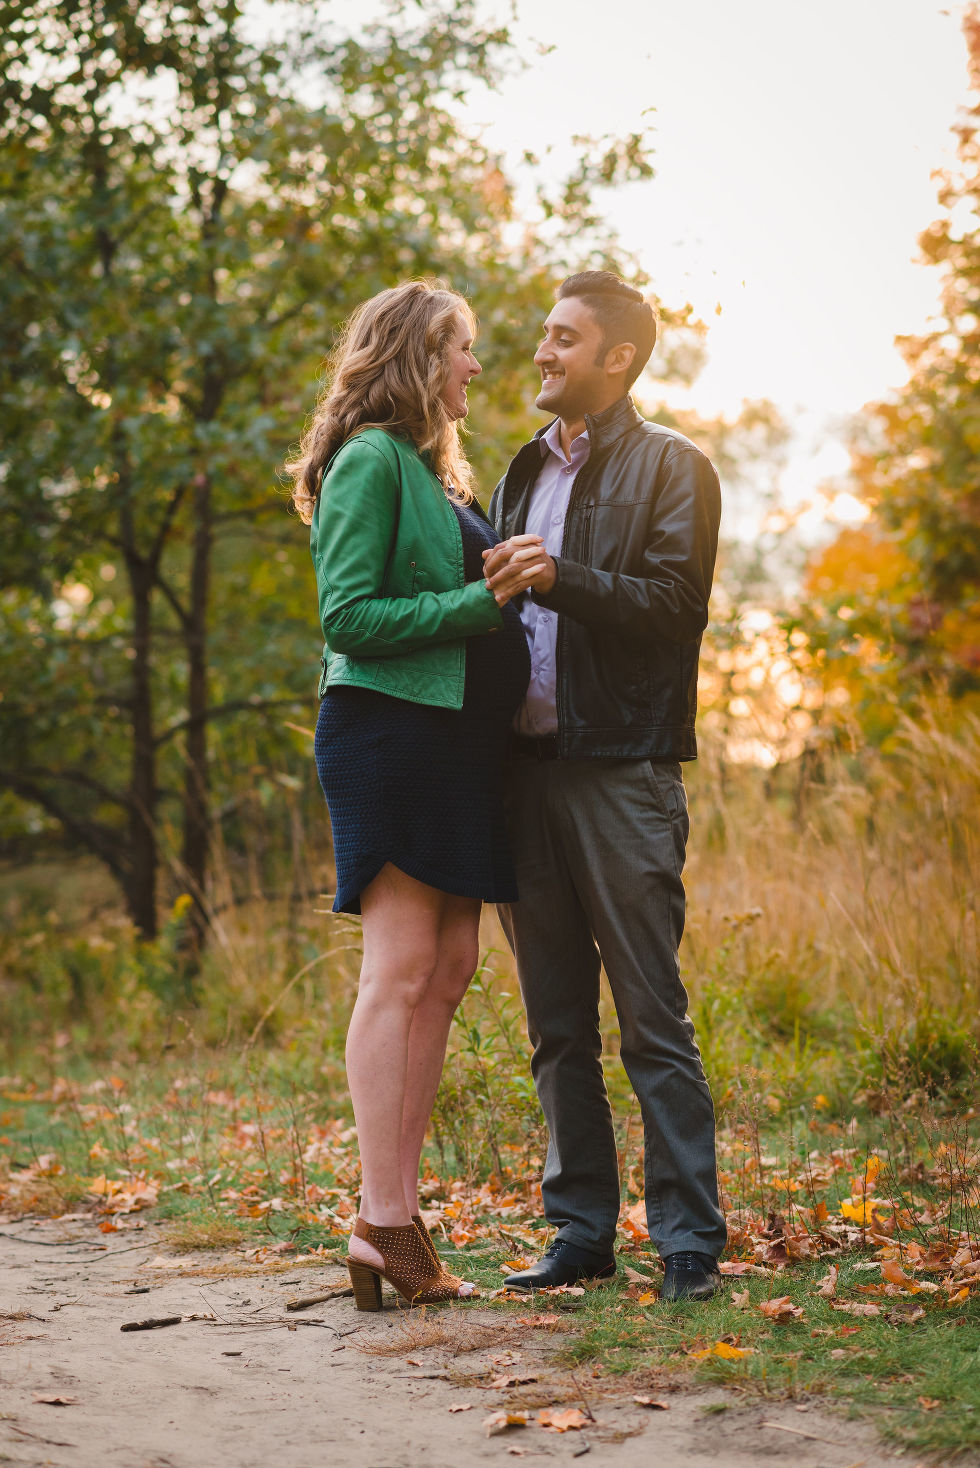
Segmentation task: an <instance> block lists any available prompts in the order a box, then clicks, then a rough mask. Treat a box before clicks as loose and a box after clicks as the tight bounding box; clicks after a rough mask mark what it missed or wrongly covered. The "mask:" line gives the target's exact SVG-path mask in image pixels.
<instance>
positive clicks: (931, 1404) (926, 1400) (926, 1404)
mask: <svg viewBox="0 0 980 1468" xmlns="http://www.w3.org/2000/svg"><path fill="white" fill-rule="evenodd" d="M916 1400H917V1401H918V1403H919V1406H920V1407H921V1408H922V1410H923V1412H934V1411H935V1410H936V1408H937V1407H941V1406H942V1402H941V1401H940V1400H939V1398H938V1397H918V1398H917V1399H916Z"/></svg>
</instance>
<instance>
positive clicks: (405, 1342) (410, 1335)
mask: <svg viewBox="0 0 980 1468" xmlns="http://www.w3.org/2000/svg"><path fill="white" fill-rule="evenodd" d="M515 1328H516V1329H519V1327H515V1325H514V1322H513V1321H502V1322H501V1323H500V1324H499V1325H498V1324H487V1322H486V1321H480V1320H472V1319H468V1318H467V1316H466V1314H465V1312H463V1311H457V1310H445V1311H440V1312H439V1313H438V1314H437V1315H430V1314H429V1313H428V1311H427V1310H426V1307H425V1306H424V1305H423V1306H422V1307H421V1308H420V1309H418V1310H414V1311H411V1312H409V1311H408V1310H406V1311H405V1312H404V1313H403V1316H402V1318H401V1319H400V1320H399V1322H398V1325H397V1326H395V1327H394V1328H393V1329H392V1331H391V1332H390V1334H388V1335H387V1336H385V1337H384V1338H383V1339H381V1340H373V1341H357V1342H355V1343H353V1348H354V1350H356V1351H363V1352H364V1354H365V1355H367V1356H409V1355H414V1354H415V1352H416V1351H432V1350H441V1351H443V1352H445V1353H446V1354H447V1355H449V1356H460V1355H464V1354H465V1353H466V1352H468V1351H485V1350H487V1349H488V1347H490V1346H495V1345H499V1343H500V1340H501V1336H502V1335H505V1334H508V1333H513V1331H514V1330H515Z"/></svg>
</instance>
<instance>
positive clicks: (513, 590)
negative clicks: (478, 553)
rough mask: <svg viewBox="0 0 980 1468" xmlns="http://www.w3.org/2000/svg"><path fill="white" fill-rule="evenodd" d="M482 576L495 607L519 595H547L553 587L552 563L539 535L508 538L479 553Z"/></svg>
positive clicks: (553, 568)
mask: <svg viewBox="0 0 980 1468" xmlns="http://www.w3.org/2000/svg"><path fill="white" fill-rule="evenodd" d="M483 574H484V577H485V578H486V583H487V585H488V586H489V588H490V590H491V591H492V592H493V597H494V601H495V602H496V603H497V605H498V607H502V606H506V604H507V602H509V601H510V600H511V598H512V597H515V596H517V595H518V593H519V592H522V591H529V590H534V591H543V592H548V591H550V590H551V588H552V587H553V586H554V584H555V563H554V561H553V560H552V559H551V557H550V556H549V554H548V552H547V551H546V550H545V548H544V541H543V540H542V539H541V536H540V535H512V536H511V538H510V540H502V541H501V542H500V544H499V545H495V546H493V547H492V548H491V549H490V550H485V551H484V552H483Z"/></svg>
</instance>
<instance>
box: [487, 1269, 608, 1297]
mask: <svg viewBox="0 0 980 1468" xmlns="http://www.w3.org/2000/svg"><path fill="white" fill-rule="evenodd" d="M615 1278H616V1266H615V1264H614V1265H613V1266H612V1268H611V1269H608V1270H603V1271H602V1273H601V1274H579V1275H576V1277H575V1279H573V1280H567V1281H565V1282H563V1283H562V1284H560V1285H559V1284H550V1285H549V1284H524V1283H523V1282H522V1283H520V1284H516V1283H515V1284H512V1283H511V1281H510V1280H509V1279H507V1278H505V1279H504V1288H505V1289H508V1290H521V1291H523V1293H524V1294H526V1295H533V1294H534V1292H535V1290H560V1289H565V1288H567V1286H568V1285H574V1284H581V1283H583V1281H584V1282H585V1283H586V1284H588V1283H590V1282H598V1283H600V1284H606V1283H608V1282H609V1280H611V1279H615Z"/></svg>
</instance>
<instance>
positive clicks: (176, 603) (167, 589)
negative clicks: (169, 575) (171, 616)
mask: <svg viewBox="0 0 980 1468" xmlns="http://www.w3.org/2000/svg"><path fill="white" fill-rule="evenodd" d="M156 584H157V586H158V587H159V588H160V590H161V591H162V592H163V595H164V597H165V598H166V600H167V601H168V602H169V603H170V605H171V606H172V607H173V610H174V612H175V613H176V616H177V620H178V622H179V623H180V625H181V628H182V630H183V631H184V633H186V632H187V631H188V630H189V628H190V614H189V612H188V611H187V609H186V607H184V606H183V605H182V604H181V601H180V599H179V597H178V596H177V593H176V592H175V591H174V590H173V588H172V587H171V586H170V584H169V582H167V581H164V579H163V577H162V576H161V575H159V573H158V574H157V576H156Z"/></svg>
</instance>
